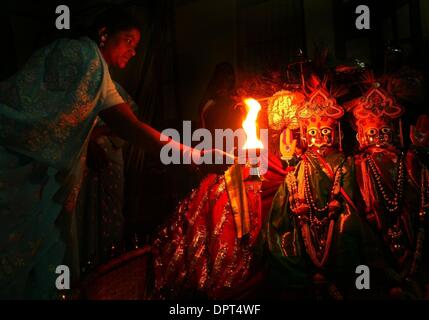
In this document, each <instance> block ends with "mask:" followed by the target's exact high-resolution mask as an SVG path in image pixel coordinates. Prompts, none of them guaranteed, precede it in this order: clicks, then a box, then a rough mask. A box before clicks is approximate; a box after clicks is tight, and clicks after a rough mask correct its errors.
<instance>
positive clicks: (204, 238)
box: [153, 156, 286, 299]
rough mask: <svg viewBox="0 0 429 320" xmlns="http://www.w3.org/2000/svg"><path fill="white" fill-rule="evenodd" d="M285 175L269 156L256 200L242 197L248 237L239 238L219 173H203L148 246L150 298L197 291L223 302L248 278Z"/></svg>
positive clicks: (279, 165)
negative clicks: (151, 261) (151, 257)
mask: <svg viewBox="0 0 429 320" xmlns="http://www.w3.org/2000/svg"><path fill="white" fill-rule="evenodd" d="M285 174H286V171H285V170H283V169H282V166H281V162H280V160H278V159H277V158H275V157H274V156H270V157H269V165H268V171H267V173H266V174H265V175H264V179H263V182H262V195H261V197H262V206H261V210H259V208H260V206H259V197H255V195H252V194H250V193H248V204H249V213H250V221H251V230H250V235H249V237H248V238H247V239H242V240H239V239H238V238H237V234H236V226H235V222H234V218H233V213H232V210H231V206H230V204H229V199H228V193H227V191H226V187H225V178H224V176H223V175H209V176H208V177H207V178H206V179H205V180H204V181H203V182H202V183H201V184H200V186H199V188H198V189H196V190H194V191H193V192H192V193H191V194H190V196H189V197H188V198H186V199H185V200H184V201H183V202H182V203H181V204H180V205H179V206H178V208H177V210H176V213H175V215H174V216H173V217H172V219H171V221H170V222H169V223H167V224H166V225H165V226H163V228H162V229H161V231H160V232H159V234H158V236H157V238H156V240H155V241H154V244H153V254H154V270H155V297H158V298H175V297H183V294H184V292H187V290H189V289H191V290H199V291H202V292H204V293H206V294H207V295H208V296H209V297H210V298H216V299H219V298H223V297H225V296H227V295H228V292H230V290H231V289H232V288H237V287H239V286H240V285H242V284H243V283H244V282H245V281H246V280H247V279H248V278H249V276H251V275H250V274H249V273H250V266H251V265H252V261H253V251H252V249H253V247H254V245H255V243H256V239H257V237H258V235H259V232H260V230H261V225H262V223H263V221H265V218H266V216H267V214H268V212H269V210H270V207H271V202H272V199H273V197H274V195H275V193H276V191H277V188H278V187H279V185H280V184H281V183H282V182H283V179H284V177H285Z"/></svg>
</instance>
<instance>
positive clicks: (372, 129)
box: [366, 128, 378, 136]
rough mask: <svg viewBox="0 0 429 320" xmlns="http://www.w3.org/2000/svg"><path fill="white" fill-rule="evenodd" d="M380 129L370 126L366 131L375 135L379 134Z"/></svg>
mask: <svg viewBox="0 0 429 320" xmlns="http://www.w3.org/2000/svg"><path fill="white" fill-rule="evenodd" d="M377 132H378V130H377V129H376V128H370V129H368V130H367V131H366V133H367V134H368V135H370V136H375V135H376V134H377Z"/></svg>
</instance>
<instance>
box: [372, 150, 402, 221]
mask: <svg viewBox="0 0 429 320" xmlns="http://www.w3.org/2000/svg"><path fill="white" fill-rule="evenodd" d="M366 160H367V163H368V166H369V169H370V171H371V173H372V175H373V177H374V178H375V182H376V187H377V189H378V191H379V193H380V194H381V195H382V197H383V199H384V203H385V206H386V209H387V210H388V211H389V212H391V213H395V212H397V211H398V210H399V206H400V204H401V202H402V197H403V193H404V181H405V159H404V154H403V153H401V154H400V156H399V160H398V168H397V175H396V181H395V183H394V185H395V186H396V188H395V190H394V195H393V198H390V197H389V195H388V194H387V192H386V190H385V188H384V186H383V183H382V177H381V173H380V171H379V169H378V168H377V165H376V164H375V161H374V159H373V157H372V155H370V154H367V155H366Z"/></svg>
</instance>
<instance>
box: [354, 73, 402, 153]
mask: <svg viewBox="0 0 429 320" xmlns="http://www.w3.org/2000/svg"><path fill="white" fill-rule="evenodd" d="M366 79H367V82H369V83H370V85H371V87H370V88H369V89H368V90H367V91H366V92H365V93H364V94H363V95H362V96H361V97H360V98H358V99H355V100H353V101H352V102H351V103H349V104H348V105H349V107H348V108H347V109H348V110H349V111H351V112H352V114H353V118H354V119H353V120H354V123H353V125H354V127H355V129H356V131H357V132H358V140H359V143H360V144H361V147H362V146H364V145H365V142H364V140H363V139H364V135H365V134H366V131H367V130H372V131H374V132H373V134H374V135H375V134H378V132H375V131H378V130H381V129H382V128H383V127H384V128H387V127H390V126H393V125H394V122H395V121H396V120H397V121H398V125H399V135H400V140H401V144H402V143H403V142H402V123H401V120H400V117H401V116H402V114H403V112H404V109H403V107H402V106H401V105H400V104H399V103H398V102H397V101H396V99H395V98H394V97H393V95H391V94H389V93H388V91H387V90H386V89H384V88H383V87H382V85H381V83H380V82H377V81H376V80H375V79H374V76H373V74H372V73H371V74H369V75H366ZM368 79H369V81H368Z"/></svg>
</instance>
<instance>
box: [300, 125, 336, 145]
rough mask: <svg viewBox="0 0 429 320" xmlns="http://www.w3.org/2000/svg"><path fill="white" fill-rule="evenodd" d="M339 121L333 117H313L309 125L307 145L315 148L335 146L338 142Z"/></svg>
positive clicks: (306, 135)
mask: <svg viewBox="0 0 429 320" xmlns="http://www.w3.org/2000/svg"><path fill="white" fill-rule="evenodd" d="M336 126H337V122H336V121H333V120H331V119H324V118H321V119H319V118H318V117H317V118H316V119H315V118H313V119H312V120H311V121H310V123H309V124H308V125H307V129H306V132H305V137H306V141H307V147H308V148H311V149H313V150H318V149H326V148H333V147H334V145H335V142H336Z"/></svg>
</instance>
